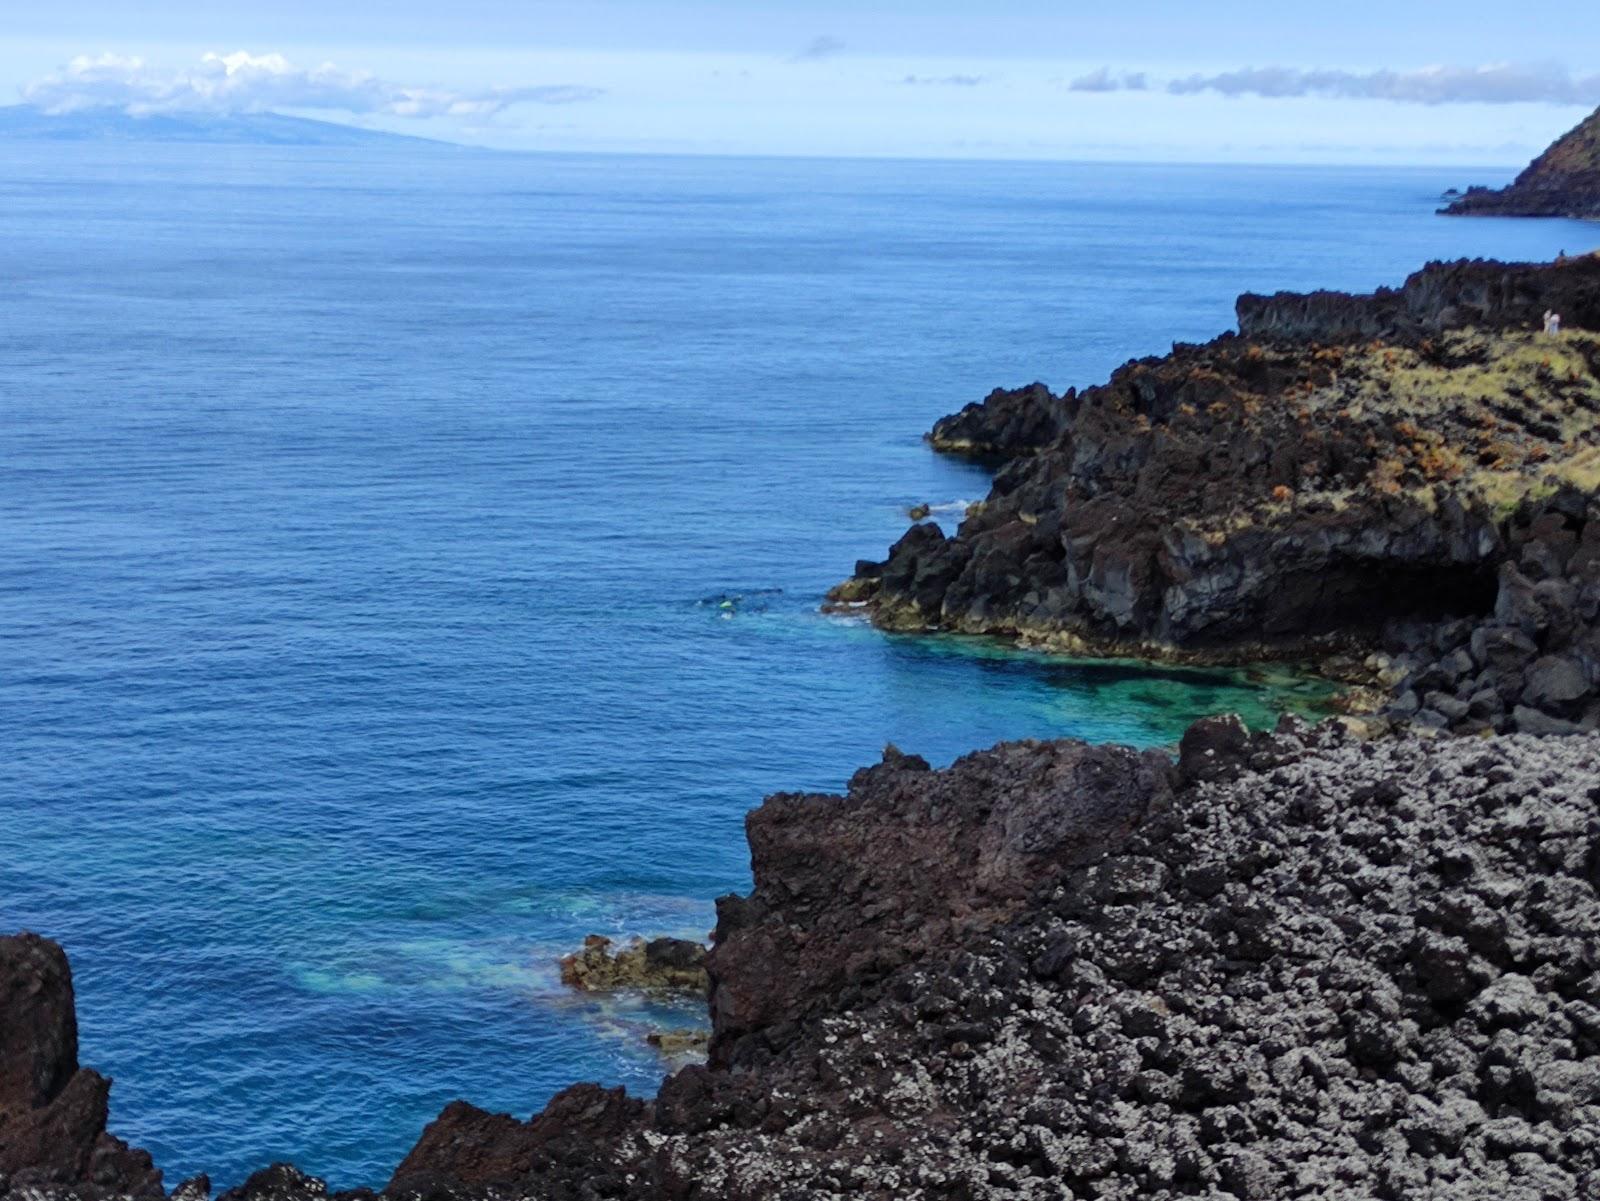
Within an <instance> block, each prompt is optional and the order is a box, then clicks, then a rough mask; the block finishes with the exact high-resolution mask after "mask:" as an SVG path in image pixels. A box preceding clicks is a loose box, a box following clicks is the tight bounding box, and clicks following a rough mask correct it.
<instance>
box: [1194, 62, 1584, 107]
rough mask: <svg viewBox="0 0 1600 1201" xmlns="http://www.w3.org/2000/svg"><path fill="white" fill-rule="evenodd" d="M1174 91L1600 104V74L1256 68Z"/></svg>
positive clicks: (1544, 68)
mask: <svg viewBox="0 0 1600 1201" xmlns="http://www.w3.org/2000/svg"><path fill="white" fill-rule="evenodd" d="M1167 90H1168V91H1169V92H1171V93H1173V94H1174V95H1179V96H1184V95H1192V94H1194V93H1197V92H1218V93H1221V94H1222V95H1224V96H1265V97H1268V98H1273V99H1277V98H1283V97H1296V96H1331V97H1336V98H1339V99H1353V100H1395V101H1400V102H1403V103H1408V104H1518V103H1544V104H1574V105H1576V104H1582V105H1591V104H1600V75H1589V76H1574V75H1573V74H1572V73H1571V72H1570V71H1568V70H1567V68H1566V67H1564V66H1562V65H1561V64H1559V63H1536V64H1532V65H1524V66H1518V65H1513V64H1496V65H1492V66H1484V67H1424V68H1422V69H1421V70H1416V71H1366V72H1361V71H1326V70H1318V71H1306V70H1300V69H1297V68H1294V67H1262V68H1256V67H1251V68H1247V69H1245V70H1242V71H1226V72H1223V73H1222V74H1218V75H1190V76H1187V77H1185V78H1183V79H1175V80H1173V81H1172V82H1171V83H1169V84H1168V85H1167Z"/></svg>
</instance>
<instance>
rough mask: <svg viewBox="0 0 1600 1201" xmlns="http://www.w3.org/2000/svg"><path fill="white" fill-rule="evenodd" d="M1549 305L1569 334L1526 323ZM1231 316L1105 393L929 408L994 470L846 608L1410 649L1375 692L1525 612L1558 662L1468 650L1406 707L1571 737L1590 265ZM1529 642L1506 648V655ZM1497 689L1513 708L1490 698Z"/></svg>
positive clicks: (971, 623) (1588, 392)
mask: <svg viewBox="0 0 1600 1201" xmlns="http://www.w3.org/2000/svg"><path fill="white" fill-rule="evenodd" d="M1551 305H1557V306H1560V307H1561V308H1562V310H1563V312H1564V314H1565V316H1566V319H1567V329H1568V332H1566V333H1564V334H1562V335H1560V336H1558V337H1551V336H1547V335H1545V334H1543V333H1541V332H1539V328H1538V327H1539V318H1540V314H1541V312H1542V310H1543V309H1544V308H1545V307H1547V306H1551ZM1239 322H1240V328H1241V330H1242V331H1243V332H1242V333H1241V334H1240V335H1225V336H1223V337H1221V338H1218V339H1217V340H1215V341H1213V342H1211V343H1208V344H1206V345H1204V346H1177V347H1174V349H1173V352H1172V353H1171V354H1170V355H1167V356H1164V357H1160V358H1150V359H1142V360H1138V361H1136V362H1132V363H1129V364H1128V365H1126V366H1125V367H1123V368H1121V369H1120V370H1119V371H1118V372H1116V373H1115V375H1113V377H1112V379H1111V380H1110V382H1108V383H1107V384H1105V385H1103V386H1100V387H1096V388H1089V389H1087V390H1085V391H1083V392H1081V393H1069V394H1067V395H1065V396H1062V397H1054V396H1051V395H1050V394H1049V393H1048V392H1047V391H1045V390H1043V389H1042V388H1040V387H1039V386H1037V385H1035V386H1034V387H1032V388H1028V389H1023V390H1022V391H1020V392H1014V393H995V394H993V395H991V397H990V398H989V399H988V400H987V401H985V402H984V403H983V404H982V405H978V406H968V408H967V409H966V410H963V411H962V413H961V414H958V415H957V416H956V417H952V418H947V419H945V421H943V422H940V423H939V424H938V425H937V426H936V427H935V436H933V441H934V444H935V445H936V446H941V447H955V448H958V449H962V448H965V447H968V446H978V445H980V444H981V445H982V446H984V447H986V448H988V450H989V451H990V452H992V453H993V454H996V455H998V456H999V458H1000V459H1001V460H1002V463H1001V465H1000V467H999V469H998V471H997V473H996V475H995V477H994V482H993V488H992V491H991V492H990V494H989V497H988V498H987V500H986V501H985V502H984V503H983V504H982V505H981V506H976V507H975V508H974V509H973V511H972V513H971V514H970V515H969V516H968V517H967V518H966V520H964V521H962V522H961V524H960V525H959V527H958V528H957V529H956V530H955V531H954V532H953V533H947V531H946V529H945V528H944V527H943V526H941V525H939V524H937V523H933V522H927V523H923V524H919V525H916V526H913V527H912V528H911V529H910V530H909V531H907V532H906V534H905V535H904V536H903V537H902V538H901V539H900V540H899V542H897V543H896V544H895V545H894V546H893V547H891V548H890V550H889V553H888V555H887V557H886V558H885V559H883V560H882V561H872V560H863V561H861V562H859V563H858V564H857V565H856V569H855V572H854V574H853V575H852V577H851V579H849V580H848V581H846V582H845V583H843V584H841V585H840V586H839V587H838V588H836V589H835V590H834V592H833V593H832V594H831V596H830V603H832V604H836V605H840V606H851V607H859V608H862V609H864V610H865V611H866V612H867V613H868V614H869V615H870V616H871V618H872V619H873V621H874V622H875V623H877V624H878V625H880V626H882V627H884V628H888V629H897V630H947V631H952V632H959V633H978V634H997V635H1003V636H1017V637H1021V638H1023V639H1025V640H1028V641H1029V642H1032V643H1035V644H1038V645H1041V646H1044V647H1046V648H1050V649H1056V650H1061V651H1066V652H1069V653H1088V654H1099V655H1129V656H1136V657H1146V658H1157V659H1165V660H1172V661H1178V662H1200V663H1226V662H1233V663H1237V662H1243V661H1248V660H1251V659H1260V658H1314V659H1322V658H1326V657H1328V656H1334V655H1337V656H1343V657H1346V658H1353V659H1354V660H1356V661H1360V660H1361V659H1363V658H1364V657H1365V656H1366V655H1367V654H1368V653H1369V652H1373V651H1378V650H1383V651H1385V652H1387V653H1390V654H1391V655H1392V656H1396V657H1403V658H1404V659H1405V662H1404V665H1403V666H1402V669H1401V670H1400V671H1399V672H1398V674H1396V675H1395V677H1394V679H1392V680H1390V681H1388V682H1385V683H1383V684H1381V685H1379V686H1378V687H1379V690H1378V691H1377V692H1375V693H1372V694H1369V704H1377V705H1380V706H1381V705H1382V704H1384V703H1385V702H1387V701H1389V700H1398V699H1400V698H1401V697H1402V696H1403V694H1404V693H1405V692H1406V688H1403V687H1400V688H1397V687H1396V684H1398V683H1399V682H1400V681H1401V680H1403V679H1404V678H1405V677H1406V675H1407V674H1408V673H1409V672H1410V671H1411V670H1413V669H1415V668H1418V667H1421V666H1423V665H1424V664H1425V663H1430V662H1432V661H1433V660H1434V658H1435V656H1437V657H1440V658H1442V657H1444V656H1446V655H1450V654H1454V653H1456V652H1458V651H1459V652H1462V653H1463V654H1470V653H1471V648H1470V647H1469V646H1467V645H1466V644H1467V642H1468V641H1469V640H1470V638H1471V636H1472V633H1473V631H1474V630H1476V629H1479V628H1484V629H1486V630H1496V629H1501V628H1502V627H1503V628H1505V629H1511V628H1518V629H1522V630H1523V633H1524V634H1525V635H1526V637H1528V638H1529V639H1531V640H1532V642H1533V644H1534V645H1533V648H1532V649H1533V651H1534V652H1535V653H1533V654H1532V655H1530V656H1529V657H1528V659H1527V661H1526V662H1527V664H1532V663H1533V662H1534V661H1535V660H1537V659H1539V658H1540V657H1541V656H1544V655H1555V656H1556V657H1558V658H1562V659H1563V662H1565V663H1567V665H1566V666H1563V667H1561V668H1559V669H1558V668H1557V667H1555V666H1554V665H1552V664H1546V665H1544V667H1543V668H1541V669H1540V672H1539V673H1538V674H1539V679H1538V680H1537V681H1533V682H1530V681H1528V680H1526V679H1522V680H1517V681H1513V680H1511V679H1510V678H1509V677H1508V676H1507V675H1506V673H1504V672H1501V671H1500V670H1499V669H1498V668H1496V669H1495V670H1494V671H1493V673H1492V678H1485V677H1484V672H1485V670H1486V667H1485V665H1484V664H1483V663H1480V662H1477V661H1476V660H1474V662H1473V663H1472V665H1471V671H1470V672H1468V671H1467V670H1466V668H1465V666H1464V664H1463V663H1462V662H1461V661H1460V660H1459V659H1458V660H1457V661H1455V665H1456V666H1459V667H1461V671H1460V672H1458V673H1457V675H1456V677H1454V678H1452V680H1451V681H1450V684H1449V687H1448V688H1446V687H1443V686H1442V685H1441V684H1438V683H1433V684H1427V683H1426V682H1425V681H1424V682H1423V686H1421V687H1418V688H1417V690H1416V698H1415V699H1416V706H1415V709H1414V710H1413V713H1422V714H1424V717H1423V718H1422V720H1423V722H1424V724H1426V723H1428V722H1433V723H1435V724H1436V725H1438V726H1439V727H1440V728H1445V727H1448V728H1452V729H1490V728H1492V729H1527V730H1534V729H1539V730H1561V729H1566V728H1569V727H1571V726H1574V725H1576V726H1582V725H1583V722H1584V717H1583V714H1584V713H1585V711H1586V706H1587V704H1588V703H1589V702H1591V701H1593V700H1595V699H1597V698H1600V692H1597V691H1596V689H1595V687H1594V685H1595V683H1596V681H1597V680H1600V671H1597V667H1600V661H1597V660H1595V658H1594V657H1593V656H1592V655H1591V653H1590V650H1589V649H1588V647H1589V642H1590V637H1589V634H1588V632H1587V631H1588V630H1589V629H1590V628H1591V627H1592V624H1593V622H1594V621H1595V618H1596V614H1595V612H1594V610H1595V609H1596V607H1597V606H1596V605H1593V604H1590V603H1589V602H1588V601H1586V600H1584V599H1583V597H1584V596H1585V595H1586V594H1585V592H1584V589H1585V588H1590V587H1591V584H1590V581H1589V580H1588V574H1589V572H1590V570H1591V565H1590V562H1589V556H1588V555H1587V553H1586V551H1585V550H1584V549H1583V548H1584V547H1585V546H1586V543H1585V542H1584V539H1585V538H1586V537H1591V536H1600V529H1597V530H1596V531H1595V534H1594V535H1589V534H1585V530H1586V529H1587V528H1588V527H1589V525H1590V518H1591V516H1593V515H1594V513H1595V512H1596V511H1600V510H1597V509H1596V507H1595V506H1596V503H1597V502H1596V501H1595V498H1596V494H1597V490H1600V336H1597V334H1596V333H1595V332H1594V331H1596V330H1600V259H1593V258H1590V259H1584V260H1571V261H1568V262H1566V263H1561V264H1503V263H1482V262H1467V263H1452V264H1435V265H1431V266H1430V267H1428V268H1427V269H1426V270H1424V271H1422V272H1419V273H1417V274H1416V275H1414V276H1413V277H1412V278H1411V279H1410V280H1408V281H1407V282H1406V284H1405V286H1404V287H1403V288H1400V289H1396V290H1391V291H1382V292H1379V293H1376V294H1374V295H1372V296H1350V295H1345V294H1340V293H1314V294H1310V295H1289V294H1280V295H1278V296H1273V297H1254V296H1246V297H1242V298H1241V299H1240V301H1239ZM1030 409H1031V410H1034V411H1035V415H1036V417H1037V420H1036V421H1035V422H1034V423H1033V424H1032V425H1028V424H1027V423H1026V422H1024V421H1023V420H1022V418H1021V416H1020V414H1021V412H1022V411H1024V410H1030ZM1024 428H1025V429H1027V430H1029V431H1031V432H1029V433H1027V434H1025V435H1024V434H1022V433H1019V432H1017V431H1019V430H1022V429H1024ZM950 430H959V431H961V432H960V436H959V437H958V436H956V435H954V434H951V433H949V431H950ZM940 431H945V432H944V433H941V432H940ZM1008 431H1009V432H1008ZM1512 572H1515V573H1516V574H1515V575H1511V574H1509V573H1512ZM1522 581H1526V586H1524V584H1523V582H1522ZM1561 581H1564V582H1561ZM1528 589H1532V590H1533V591H1534V592H1535V593H1537V599H1536V601H1534V600H1528V601H1524V600H1523V599H1521V598H1522V596H1523V593H1524V592H1525V591H1527V590H1528ZM1591 590H1592V589H1591ZM1535 607H1542V608H1543V610H1545V611H1548V617H1543V616H1539V615H1535V614H1532V613H1531V609H1532V608H1535ZM1513 610H1514V611H1515V616H1513V617H1508V616H1507V614H1508V613H1509V612H1511V611H1513ZM1397 631H1398V633H1397ZM1408 631H1414V632H1415V633H1414V635H1413V634H1412V633H1408ZM1456 635H1459V636H1456ZM1496 636H1497V637H1498V636H1499V635H1496ZM1441 640H1442V641H1445V642H1448V643H1449V645H1444V646H1440V647H1437V649H1436V647H1435V644H1436V643H1438V642H1440V641H1441ZM1424 643H1425V644H1426V646H1424V645H1423V644H1424ZM1525 649H1527V648H1523V647H1521V646H1520V644H1516V645H1506V646H1498V645H1497V648H1496V649H1495V650H1494V653H1493V655H1492V656H1491V658H1492V659H1493V664H1500V663H1510V662H1511V661H1512V660H1514V659H1516V657H1517V654H1518V653H1520V651H1521V650H1525ZM1491 666H1492V665H1491ZM1524 666H1525V665H1524V664H1523V663H1517V664H1516V667H1515V670H1517V671H1521V670H1523V668H1524ZM1579 675H1582V676H1583V677H1584V679H1585V680H1586V683H1585V686H1584V689H1583V693H1582V695H1581V696H1572V695H1569V694H1570V693H1571V692H1572V690H1573V688H1574V686H1575V685H1574V681H1575V680H1576V679H1577V678H1578V676H1579ZM1341 678H1343V677H1341ZM1463 680H1468V681H1469V682H1470V683H1472V684H1474V685H1476V687H1474V688H1472V689H1470V690H1464V689H1466V684H1465V683H1463ZM1354 682H1359V683H1366V684H1369V685H1377V681H1376V680H1375V678H1374V679H1367V680H1359V681H1354ZM1491 686H1492V687H1493V689H1494V691H1495V694H1496V695H1497V696H1499V698H1500V699H1499V707H1498V708H1496V707H1495V706H1494V705H1491V704H1490V702H1489V700H1488V698H1487V696H1479V695H1478V694H1479V693H1483V692H1484V691H1485V689H1487V688H1490V687H1491ZM1433 692H1438V693H1442V694H1445V695H1443V696H1441V697H1439V698H1435V701H1434V702H1430V700H1429V694H1430V693H1433ZM1458 692H1459V695H1458ZM1475 696H1477V697H1478V699H1477V701H1476V703H1474V700H1473V698H1474V697H1475ZM1410 703H1411V702H1410V701H1405V702H1404V704H1403V705H1401V707H1400V708H1397V709H1391V710H1390V716H1391V717H1393V718H1401V717H1407V716H1408V715H1407V714H1406V713H1405V712H1404V709H1405V708H1406V706H1409V705H1410ZM1460 706H1467V707H1468V708H1467V709H1461V708H1460ZM1519 708H1520V709H1522V710H1524V711H1525V712H1524V713H1523V715H1522V717H1520V718H1519V717H1518V716H1517V712H1518V709H1519ZM1491 710H1492V711H1491ZM1591 724H1593V723H1592V722H1591Z"/></svg>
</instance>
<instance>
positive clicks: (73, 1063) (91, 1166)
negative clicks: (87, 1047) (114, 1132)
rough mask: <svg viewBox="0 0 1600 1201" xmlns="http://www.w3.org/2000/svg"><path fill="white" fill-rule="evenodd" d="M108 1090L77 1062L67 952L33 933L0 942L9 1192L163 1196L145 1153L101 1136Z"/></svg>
mask: <svg viewBox="0 0 1600 1201" xmlns="http://www.w3.org/2000/svg"><path fill="white" fill-rule="evenodd" d="M110 1092H111V1081H109V1080H107V1079H106V1078H105V1077H104V1076H101V1075H100V1074H99V1073H97V1072H92V1071H90V1070H88V1069H87V1068H79V1067H78V1026H77V1017H76V1014H75V1011H74V1008H73V997H72V971H71V969H70V968H69V967H68V966H67V957H66V955H65V954H64V953H63V952H62V950H61V948H60V947H59V946H57V945H56V944H55V943H53V942H50V941H48V940H47V939H43V938H40V937H39V936H38V935H35V934H19V935H15V936H12V937H4V938H0V1177H5V1178H7V1179H8V1181H9V1184H10V1186H11V1187H12V1188H13V1189H15V1188H19V1187H50V1186H69V1187H72V1188H73V1189H74V1190H75V1191H77V1192H79V1193H81V1194H83V1195H87V1196H97V1195H102V1194H106V1195H109V1194H125V1195H132V1196H137V1197H159V1196H162V1195H163V1193H162V1187H161V1173H160V1172H159V1171H157V1170H156V1169H155V1167H154V1166H153V1165H152V1164H151V1162H150V1156H149V1155H148V1154H146V1153H145V1152H143V1151H138V1150H134V1149H131V1148H129V1147H128V1145H127V1144H126V1143H124V1142H122V1140H120V1139H117V1138H114V1137H113V1136H111V1135H110V1134H107V1133H106V1115H107V1100H108V1098H109V1096H110Z"/></svg>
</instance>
